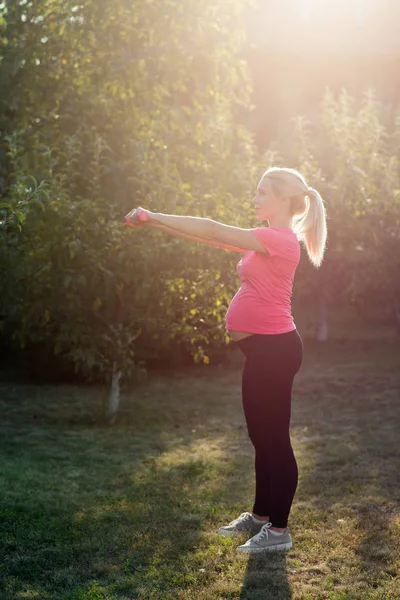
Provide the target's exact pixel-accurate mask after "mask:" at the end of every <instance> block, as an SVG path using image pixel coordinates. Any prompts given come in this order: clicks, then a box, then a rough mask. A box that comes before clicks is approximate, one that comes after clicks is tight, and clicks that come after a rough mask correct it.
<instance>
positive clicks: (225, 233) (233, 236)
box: [126, 207, 268, 254]
mask: <svg viewBox="0 0 400 600" xmlns="http://www.w3.org/2000/svg"><path fill="white" fill-rule="evenodd" d="M141 210H145V209H142V208H141V207H139V208H137V209H134V210H132V211H131V212H130V213H128V215H126V217H131V216H132V217H133V218H136V216H137V214H138V212H140V211H141ZM136 211H138V212H136ZM135 213H136V215H135ZM146 213H147V215H148V220H146V221H145V222H144V223H143V225H146V226H153V227H157V226H159V225H162V226H164V227H168V229H173V230H174V231H177V232H179V233H181V234H185V235H188V236H191V237H196V238H201V240H202V241H203V243H204V240H205V241H206V242H207V241H209V242H216V243H217V244H223V245H225V246H226V245H228V246H231V247H232V248H239V249H240V250H239V251H240V252H245V251H246V250H255V251H256V252H262V253H263V254H266V253H268V251H267V250H266V249H265V248H264V246H263V245H262V244H261V243H260V242H259V241H258V239H257V238H256V236H255V235H254V234H253V233H252V230H251V229H242V228H240V227H233V226H231V225H224V224H223V223H219V222H218V221H213V220H212V219H207V218H202V217H187V216H180V215H164V214H162V213H153V212H150V211H148V210H146Z"/></svg>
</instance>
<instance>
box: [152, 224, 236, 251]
mask: <svg viewBox="0 0 400 600" xmlns="http://www.w3.org/2000/svg"><path fill="white" fill-rule="evenodd" d="M152 227H154V229H159V230H160V231H165V232H166V233H169V234H170V235H173V236H174V237H180V238H182V239H184V240H189V241H192V242H200V243H201V244H207V245H208V246H215V247H216V248H224V249H225V250H232V251H233V252H246V250H245V249H244V248H237V247H236V246H229V245H228V244H222V243H220V242H214V241H212V240H208V239H207V240H206V239H205V238H201V237H196V236H194V235H187V234H186V233H181V232H179V231H176V229H171V228H170V227H167V226H166V225H160V224H159V223H152Z"/></svg>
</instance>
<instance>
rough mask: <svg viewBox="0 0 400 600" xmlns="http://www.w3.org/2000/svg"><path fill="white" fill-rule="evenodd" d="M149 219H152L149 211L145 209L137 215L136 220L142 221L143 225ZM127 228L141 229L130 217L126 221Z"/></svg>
mask: <svg viewBox="0 0 400 600" xmlns="http://www.w3.org/2000/svg"><path fill="white" fill-rule="evenodd" d="M149 218H150V217H149V213H148V212H147V210H144V209H143V208H141V209H140V210H139V212H138V213H137V215H136V220H137V221H142V222H143V223H144V222H145V221H148V220H149ZM125 227H140V225H136V224H135V223H132V219H131V218H130V217H127V218H126V219H125Z"/></svg>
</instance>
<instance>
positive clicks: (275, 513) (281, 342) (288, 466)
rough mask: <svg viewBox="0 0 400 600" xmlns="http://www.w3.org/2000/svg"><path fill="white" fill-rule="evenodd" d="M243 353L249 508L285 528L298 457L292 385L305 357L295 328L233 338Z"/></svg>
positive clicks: (294, 487) (296, 479) (293, 493)
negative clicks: (251, 472) (250, 464)
mask: <svg viewBox="0 0 400 600" xmlns="http://www.w3.org/2000/svg"><path fill="white" fill-rule="evenodd" d="M234 343H235V344H236V345H237V346H239V348H240V349H241V351H242V352H243V354H244V355H245V357H246V360H245V363H244V367H243V374H242V402H243V410H244V415H245V418H246V423H247V430H248V434H249V437H250V440H251V442H252V444H253V446H254V448H255V471H256V495H255V502H254V506H253V512H254V513H255V514H257V515H259V516H262V517H264V516H269V520H270V521H271V523H272V525H273V526H274V527H287V522H288V517H289V512H290V509H291V506H292V502H293V498H294V495H295V492H296V488H297V481H298V470H297V462H296V459H295V456H294V453H293V448H292V445H291V442H290V435H289V426H290V415H291V397H292V385H293V380H294V377H295V375H296V373H297V372H298V371H299V369H300V367H301V364H302V361H303V342H302V339H301V337H300V334H299V333H298V331H297V329H294V330H293V331H289V332H287V333H280V334H258V333H257V334H253V335H251V336H249V337H247V338H244V339H243V340H240V341H238V342H234Z"/></svg>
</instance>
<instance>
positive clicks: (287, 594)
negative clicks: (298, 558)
mask: <svg viewBox="0 0 400 600" xmlns="http://www.w3.org/2000/svg"><path fill="white" fill-rule="evenodd" d="M291 598H292V590H291V585H290V583H289V581H288V576H287V554H286V552H271V553H270V554H260V555H253V554H251V555H250V556H249V561H248V563H247V568H246V574H245V578H244V581H243V586H242V589H241V593H240V599H241V600H290V599H291Z"/></svg>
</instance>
